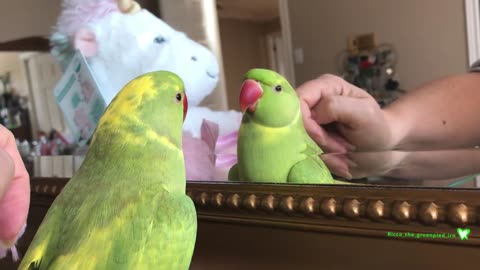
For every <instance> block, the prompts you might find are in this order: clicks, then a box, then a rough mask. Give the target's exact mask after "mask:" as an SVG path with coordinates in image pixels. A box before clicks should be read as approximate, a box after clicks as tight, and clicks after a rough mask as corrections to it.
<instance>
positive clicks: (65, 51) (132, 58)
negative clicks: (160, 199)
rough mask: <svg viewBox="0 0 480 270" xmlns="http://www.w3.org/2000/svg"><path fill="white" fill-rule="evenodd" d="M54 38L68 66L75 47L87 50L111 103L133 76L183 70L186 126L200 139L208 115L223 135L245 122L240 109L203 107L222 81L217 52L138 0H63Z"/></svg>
mask: <svg viewBox="0 0 480 270" xmlns="http://www.w3.org/2000/svg"><path fill="white" fill-rule="evenodd" d="M50 41H51V44H52V54H53V55H54V56H55V57H56V58H57V59H58V61H59V62H60V64H61V66H62V67H63V68H66V67H67V65H68V64H69V63H70V59H71V58H72V57H73V54H74V52H75V50H80V51H81V52H82V54H83V55H84V56H85V58H86V59H87V62H88V63H89V65H90V68H91V70H92V72H93V74H94V76H95V80H96V81H97V83H98V85H99V89H100V91H101V94H102V96H103V98H104V99H105V103H106V104H107V105H108V104H109V103H110V101H111V100H112V99H113V97H114V96H115V94H116V93H117V92H118V91H119V90H120V89H121V88H122V87H123V86H124V85H125V84H126V83H127V82H128V81H130V80H131V79H133V78H135V77H137V76H139V75H141V74H144V73H147V72H150V71H154V70H167V71H171V72H174V73H176V74H177V75H179V76H180V78H182V80H183V81H184V84H185V89H186V92H187V95H188V98H189V114H188V116H187V119H185V123H184V130H185V131H188V132H190V133H191V135H192V136H193V137H195V138H200V130H201V125H202V120H203V119H207V120H210V121H212V122H214V123H216V124H217V125H218V126H219V135H220V136H222V135H226V134H229V133H231V132H235V131H237V130H238V128H239V126H240V121H241V113H240V112H237V111H233V110H231V111H213V110H211V109H209V108H207V107H202V106H200V103H201V102H202V100H204V99H205V98H206V97H207V96H208V95H209V94H211V93H212V91H213V90H214V88H215V86H216V85H217V83H218V79H219V78H218V76H219V67H218V63H217V60H216V58H215V56H214V54H213V53H212V52H211V51H210V50H208V49H207V48H206V47H204V46H202V45H200V44H199V43H197V42H195V41H193V40H191V39H190V38H189V37H187V36H186V35H185V34H184V33H181V32H179V31H176V30H175V29H173V28H172V27H170V26H169V25H168V24H166V23H165V22H164V21H162V20H161V19H159V18H158V17H156V16H154V15H153V14H151V13H150V12H149V11H147V10H146V9H142V8H141V7H140V6H139V5H138V3H137V2H135V1H132V0H117V1H115V0H64V2H63V9H62V12H61V14H60V17H59V19H58V22H57V25H56V27H55V31H54V33H53V35H52V36H51V38H50Z"/></svg>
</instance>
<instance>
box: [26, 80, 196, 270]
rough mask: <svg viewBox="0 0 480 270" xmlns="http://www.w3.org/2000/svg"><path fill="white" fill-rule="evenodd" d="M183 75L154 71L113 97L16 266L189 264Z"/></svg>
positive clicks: (191, 219) (190, 213) (191, 241)
mask: <svg viewBox="0 0 480 270" xmlns="http://www.w3.org/2000/svg"><path fill="white" fill-rule="evenodd" d="M187 106H188V105H187V98H186V95H185V92H184V85H183V82H182V80H181V79H180V78H179V77H178V76H177V75H175V74H174V73H171V72H167V71H158V72H151V73H147V74H144V75H142V76H139V77H137V78H135V79H134V80H132V81H130V82H129V83H128V84H127V85H126V86H125V87H124V88H123V89H122V90H121V91H120V92H119V93H118V94H117V95H116V97H115V98H114V99H113V100H112V102H111V103H110V105H109V106H108V107H107V109H106V111H105V113H104V114H103V116H102V117H101V119H100V121H99V124H98V126H97V128H96V130H95V133H94V135H93V137H92V142H91V145H90V148H89V150H88V152H87V155H86V158H85V161H84V162H83V164H82V166H81V167H80V169H79V171H77V173H76V174H75V175H74V176H73V177H72V178H71V179H70V181H69V182H68V183H67V184H66V186H65V187H64V189H63V190H62V192H61V193H60V195H58V197H57V198H56V199H55V201H54V203H53V204H52V205H51V207H50V208H49V210H48V212H47V214H46V216H45V218H44V220H43V222H42V224H41V225H40V227H39V229H38V231H37V233H36V235H35V237H34V239H33V241H32V242H31V244H30V246H29V248H28V250H27V253H26V254H25V256H24V258H23V260H22V262H21V265H20V267H19V269H21V270H27V269H39V270H42V269H49V270H54V269H62V270H63V269H82V270H88V269H188V268H189V266H190V262H191V258H192V254H193V250H194V245H195V239H196V231H197V217H196V211H195V207H194V204H193V202H192V200H191V199H190V198H189V197H188V196H187V195H186V194H185V193H186V176H185V163H184V157H183V151H182V124H183V121H184V119H185V115H186V113H187Z"/></svg>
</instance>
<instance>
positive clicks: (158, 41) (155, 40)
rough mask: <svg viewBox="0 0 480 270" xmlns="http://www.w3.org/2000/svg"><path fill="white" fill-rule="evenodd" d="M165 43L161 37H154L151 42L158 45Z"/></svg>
mask: <svg viewBox="0 0 480 270" xmlns="http://www.w3.org/2000/svg"><path fill="white" fill-rule="evenodd" d="M165 41H166V40H165V38H163V37H156V38H155V39H154V40H153V42H155V43H158V44H160V43H163V42H165Z"/></svg>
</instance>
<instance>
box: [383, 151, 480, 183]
mask: <svg viewBox="0 0 480 270" xmlns="http://www.w3.org/2000/svg"><path fill="white" fill-rule="evenodd" d="M398 161H399V162H398V163H397V164H395V165H393V166H390V168H389V170H388V171H386V172H385V173H384V174H382V176H387V177H394V178H398V179H405V180H425V179H430V180H442V179H449V178H457V177H458V178H459V177H463V176H466V175H472V174H478V173H480V151H479V150H446V151H420V152H406V153H405V155H403V156H402V159H401V160H398Z"/></svg>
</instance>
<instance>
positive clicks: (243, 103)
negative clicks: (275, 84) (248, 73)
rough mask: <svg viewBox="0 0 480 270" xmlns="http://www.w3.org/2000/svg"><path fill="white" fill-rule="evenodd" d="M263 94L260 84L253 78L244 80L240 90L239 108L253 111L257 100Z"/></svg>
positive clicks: (244, 110)
mask: <svg viewBox="0 0 480 270" xmlns="http://www.w3.org/2000/svg"><path fill="white" fill-rule="evenodd" d="M262 95H263V90H262V86H261V85H260V83H258V82H256V81H254V80H245V81H244V82H243V84H242V89H241V90H240V109H241V110H242V112H246V111H247V110H248V111H250V112H255V109H256V106H257V102H258V100H259V99H260V97H261V96H262Z"/></svg>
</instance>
